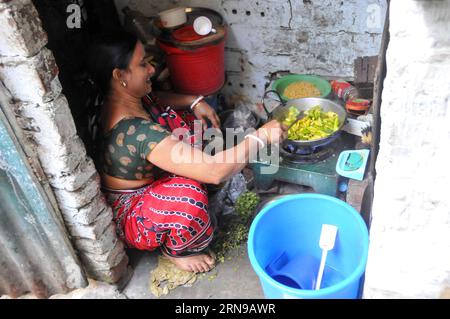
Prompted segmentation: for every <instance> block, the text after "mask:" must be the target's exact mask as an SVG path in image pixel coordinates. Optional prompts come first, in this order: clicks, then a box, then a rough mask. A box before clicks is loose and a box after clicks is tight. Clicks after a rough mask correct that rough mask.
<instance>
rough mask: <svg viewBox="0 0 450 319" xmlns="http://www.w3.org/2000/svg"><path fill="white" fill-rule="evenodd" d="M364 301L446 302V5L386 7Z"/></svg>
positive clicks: (449, 236)
mask: <svg viewBox="0 0 450 319" xmlns="http://www.w3.org/2000/svg"><path fill="white" fill-rule="evenodd" d="M390 11H391V12H390V29H389V31H390V42H389V46H388V50H387V54H386V61H387V76H386V79H385V81H384V90H383V95H382V105H381V110H380V111H381V138H380V151H379V154H378V158H377V163H376V170H377V179H376V181H375V197H374V204H373V210H372V215H373V219H372V225H371V230H370V247H369V259H368V265H367V270H366V280H365V290H364V296H365V297H366V298H392V297H393V298H439V297H442V298H444V297H446V298H448V291H449V290H450V253H449V252H450V197H449V190H448V189H449V187H448V183H449V180H450V171H449V170H448V169H447V167H448V162H449V158H450V147H449V145H450V125H449V123H450V91H449V88H450V77H449V74H450V37H449V35H448V31H449V30H450V1H448V0H446V1H418V0H405V1H391V8H390Z"/></svg>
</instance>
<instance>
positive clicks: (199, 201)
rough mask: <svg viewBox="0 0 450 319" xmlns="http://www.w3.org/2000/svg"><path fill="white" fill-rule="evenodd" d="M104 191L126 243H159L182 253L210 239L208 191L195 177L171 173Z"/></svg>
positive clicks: (149, 247) (143, 247)
mask: <svg viewBox="0 0 450 319" xmlns="http://www.w3.org/2000/svg"><path fill="white" fill-rule="evenodd" d="M105 195H106V197H107V199H108V202H109V203H110V204H111V206H112V208H113V211H114V220H115V221H116V224H117V232H118V234H119V237H120V238H121V239H122V240H123V241H124V242H125V243H126V244H127V245H128V247H133V248H137V249H141V250H154V249H156V248H158V247H161V249H162V250H163V251H164V252H165V253H166V254H168V255H170V256H174V257H182V256H187V255H192V254H195V253H199V252H201V251H202V250H204V249H205V248H207V246H208V245H209V243H210V242H211V240H212V237H213V230H214V228H213V226H212V224H211V219H210V217H209V215H208V212H207V209H208V196H207V192H206V190H205V188H204V186H203V185H201V184H200V183H199V182H197V181H194V180H192V179H188V178H184V177H180V176H175V175H172V176H168V177H165V178H162V179H160V180H157V181H155V182H153V183H151V184H150V185H146V186H144V187H142V188H139V189H137V190H130V191H111V190H106V192H105Z"/></svg>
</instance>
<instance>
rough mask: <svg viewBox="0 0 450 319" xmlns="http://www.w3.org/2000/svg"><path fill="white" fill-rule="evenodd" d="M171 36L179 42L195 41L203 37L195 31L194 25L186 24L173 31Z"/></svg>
mask: <svg viewBox="0 0 450 319" xmlns="http://www.w3.org/2000/svg"><path fill="white" fill-rule="evenodd" d="M172 37H173V38H174V39H175V40H177V41H180V42H190V41H197V40H200V39H201V38H203V36H202V35H199V34H198V33H197V32H195V30H194V27H193V26H191V25H187V26H184V27H182V28H180V29H178V30H175V31H173V32H172Z"/></svg>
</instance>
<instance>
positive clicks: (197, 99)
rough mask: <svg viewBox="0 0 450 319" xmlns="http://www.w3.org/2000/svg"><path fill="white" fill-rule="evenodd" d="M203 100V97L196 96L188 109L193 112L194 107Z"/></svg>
mask: <svg viewBox="0 0 450 319" xmlns="http://www.w3.org/2000/svg"><path fill="white" fill-rule="evenodd" d="M204 98H205V97H204V96H203V95H199V96H197V98H196V99H195V100H194V102H192V103H191V106H189V108H190V109H191V110H194V107H195V106H196V105H197V104H198V103H200V101H201V100H203V99H204Z"/></svg>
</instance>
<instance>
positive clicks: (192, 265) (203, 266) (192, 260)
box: [164, 254, 215, 273]
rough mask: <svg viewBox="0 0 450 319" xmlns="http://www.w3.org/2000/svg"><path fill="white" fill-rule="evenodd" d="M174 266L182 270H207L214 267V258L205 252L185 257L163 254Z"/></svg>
mask: <svg viewBox="0 0 450 319" xmlns="http://www.w3.org/2000/svg"><path fill="white" fill-rule="evenodd" d="M164 256H166V257H167V258H168V259H169V260H170V261H171V262H172V263H173V264H175V266H177V267H178V268H180V269H182V270H186V271H192V272H195V273H197V272H207V271H210V270H211V269H213V268H214V264H215V259H214V258H213V257H211V256H209V255H207V254H201V255H194V256H187V257H171V256H168V255H166V254H164Z"/></svg>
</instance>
